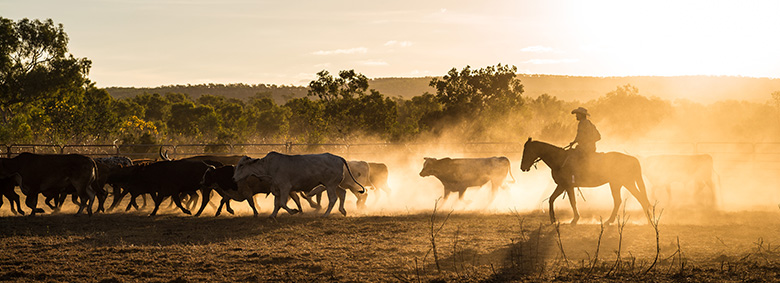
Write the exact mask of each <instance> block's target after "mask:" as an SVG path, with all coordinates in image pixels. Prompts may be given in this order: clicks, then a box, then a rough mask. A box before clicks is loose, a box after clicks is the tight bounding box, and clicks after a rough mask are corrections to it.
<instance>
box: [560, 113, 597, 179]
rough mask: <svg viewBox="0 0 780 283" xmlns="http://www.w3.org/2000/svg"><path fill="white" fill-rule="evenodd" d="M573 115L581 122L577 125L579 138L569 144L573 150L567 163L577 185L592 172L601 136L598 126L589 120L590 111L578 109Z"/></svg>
mask: <svg viewBox="0 0 780 283" xmlns="http://www.w3.org/2000/svg"><path fill="white" fill-rule="evenodd" d="M571 114H574V115H576V117H577V121H580V122H579V124H577V136H576V137H575V138H574V141H572V142H571V143H569V147H573V149H572V150H570V154H569V161H568V162H567V163H568V165H569V166H568V167H569V168H571V172H572V176H571V182H572V184H573V185H576V184H577V183H578V182H581V181H582V180H581V178H583V176H585V175H587V172H589V171H590V167H591V166H590V164H589V163H590V158H591V157H592V156H593V154H595V153H596V142H597V141H599V140H601V134H599V130H597V129H596V125H593V123H591V122H590V120H588V116H590V114H588V109H585V108H583V107H577V109H574V110H572V111H571ZM578 180H579V181H578Z"/></svg>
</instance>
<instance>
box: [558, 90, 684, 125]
mask: <svg viewBox="0 0 780 283" xmlns="http://www.w3.org/2000/svg"><path fill="white" fill-rule="evenodd" d="M588 104H589V105H591V106H589V107H588V108H589V109H588V110H589V111H588V112H590V113H591V115H593V118H592V120H593V122H594V123H596V124H597V126H598V127H599V128H600V129H602V128H603V129H606V130H608V131H609V132H608V133H607V134H608V135H612V136H614V137H617V138H632V137H641V136H644V135H645V134H647V132H648V131H650V130H652V129H653V128H654V127H656V126H658V125H659V124H660V123H661V122H662V121H663V120H664V119H665V118H667V117H669V116H670V115H671V114H673V108H672V105H671V103H669V102H668V101H664V100H662V99H660V98H658V97H650V98H648V97H645V96H642V95H640V94H639V89H638V88H637V87H635V86H632V85H630V84H628V85H624V86H618V87H617V89H615V90H614V91H611V92H609V93H607V94H606V95H605V96H603V97H600V98H598V99H597V100H595V101H591V102H589V103H588ZM602 132H604V131H602ZM602 136H607V135H604V134H602ZM572 137H573V135H572Z"/></svg>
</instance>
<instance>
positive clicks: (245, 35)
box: [0, 0, 780, 87]
mask: <svg viewBox="0 0 780 283" xmlns="http://www.w3.org/2000/svg"><path fill="white" fill-rule="evenodd" d="M778 12H780V1H578V0H572V1H516V0H501V1H493V0H486V1H454V0H446V1H438V0H437V1H408V0H402V1H345V0H334V1H241V0H76V1H59V0H56V1H55V0H42V1H38V0H18V1H17V0H13V1H11V0H0V16H2V17H5V18H10V19H12V20H19V19H22V18H30V19H49V18H50V19H52V20H54V22H55V23H62V24H63V25H64V27H65V31H66V32H67V33H68V35H69V37H70V43H69V47H70V52H71V53H72V54H73V55H75V56H77V57H87V58H89V59H90V60H92V62H93V67H92V69H91V72H90V78H91V79H92V80H93V81H94V82H96V83H97V85H98V86H99V87H108V86H138V87H142V86H159V85H171V84H188V83H189V84H199V83H249V84H260V83H264V84H277V85H282V84H283V85H307V84H308V82H310V81H311V80H312V79H314V78H315V77H316V73H317V72H319V71H321V70H328V71H330V72H331V73H337V72H338V71H339V70H348V69H354V70H355V71H357V72H359V73H362V74H364V75H366V76H368V77H369V78H378V77H421V76H440V75H444V74H446V72H447V71H449V70H450V69H451V68H453V67H454V68H457V69H462V68H463V67H465V66H466V65H470V66H472V67H473V68H482V67H486V66H492V65H496V64H498V63H502V64H508V65H514V66H517V68H518V71H519V72H521V73H531V74H556V75H577V76H629V75H660V76H675V75H730V76H749V77H770V78H778V77H780V52H779V51H778V50H780V36H778V35H779V34H780V16H778Z"/></svg>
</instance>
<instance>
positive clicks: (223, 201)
mask: <svg viewBox="0 0 780 283" xmlns="http://www.w3.org/2000/svg"><path fill="white" fill-rule="evenodd" d="M226 202H228V201H227V200H226V199H224V198H223V199H222V200H221V201H219V206H218V207H217V213H215V214H214V216H219V214H220V213H222V206H224V205H225V203H226ZM195 216H197V214H195Z"/></svg>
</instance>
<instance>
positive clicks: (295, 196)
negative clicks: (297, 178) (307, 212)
mask: <svg viewBox="0 0 780 283" xmlns="http://www.w3.org/2000/svg"><path fill="white" fill-rule="evenodd" d="M290 198H291V199H292V200H293V202H295V205H296V206H297V207H298V211H300V212H301V213H302V212H303V207H301V198H299V197H298V194H297V193H296V192H290Z"/></svg>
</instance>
